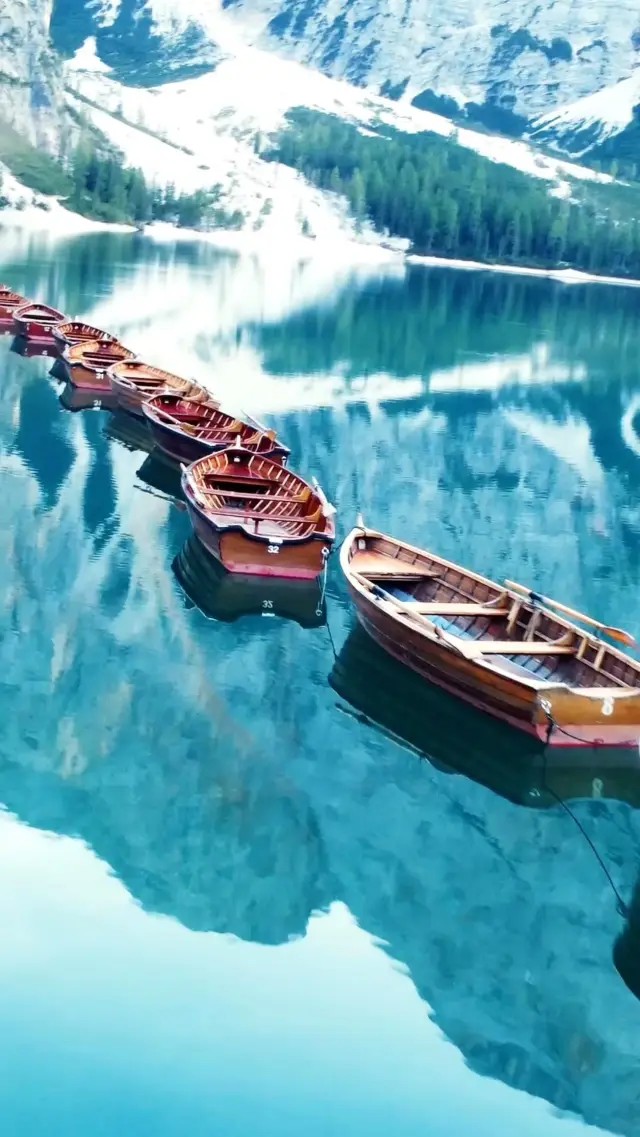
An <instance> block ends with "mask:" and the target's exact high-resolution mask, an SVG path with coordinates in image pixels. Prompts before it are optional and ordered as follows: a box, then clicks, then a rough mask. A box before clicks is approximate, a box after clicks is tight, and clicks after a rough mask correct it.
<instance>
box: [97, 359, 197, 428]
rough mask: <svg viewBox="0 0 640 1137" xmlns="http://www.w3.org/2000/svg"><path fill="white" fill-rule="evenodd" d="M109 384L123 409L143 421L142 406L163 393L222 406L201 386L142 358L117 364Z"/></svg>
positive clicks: (112, 370) (110, 376)
mask: <svg viewBox="0 0 640 1137" xmlns="http://www.w3.org/2000/svg"><path fill="white" fill-rule="evenodd" d="M109 382H110V383H111V390H112V391H113V393H114V395H115V396H116V397H117V399H118V402H119V404H120V406H121V407H122V408H123V409H124V410H127V411H129V414H132V415H138V416H139V417H140V418H143V417H144V412H143V410H142V404H143V403H144V402H145V401H146V400H147V399H150V398H152V396H154V395H158V394H160V393H161V392H163V393H165V392H166V393H171V394H174V395H180V397H181V398H185V399H189V400H190V401H191V402H194V403H199V402H207V401H208V402H209V403H210V405H211V406H216V407H217V406H218V405H219V404H218V403H216V402H214V400H213V397H212V396H211V395H210V394H209V392H208V391H205V389H204V387H201V386H200V384H199V383H194V382H193V381H192V380H191V379H183V378H181V376H180V375H173V374H172V373H171V372H170V371H163V370H162V368H160V367H152V365H151V364H150V363H145V362H144V360H142V359H125V360H123V361H122V362H121V363H114V365H113V367H110V368H109Z"/></svg>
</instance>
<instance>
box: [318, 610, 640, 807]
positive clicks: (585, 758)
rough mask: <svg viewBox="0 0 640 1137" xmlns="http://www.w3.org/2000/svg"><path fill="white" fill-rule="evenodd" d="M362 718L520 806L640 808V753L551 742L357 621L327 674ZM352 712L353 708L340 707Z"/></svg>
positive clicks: (439, 766)
mask: <svg viewBox="0 0 640 1137" xmlns="http://www.w3.org/2000/svg"><path fill="white" fill-rule="evenodd" d="M329 684H330V686H331V687H332V688H333V689H334V690H335V691H336V692H337V694H338V695H339V696H340V697H341V698H342V699H344V700H345V701H346V703H347V704H349V707H350V708H352V710H351V713H355V715H356V717H357V718H358V720H359V721H360V722H364V723H365V725H367V726H368V727H370V728H371V729H376V730H379V731H382V732H383V733H384V734H385V735H386V736H387V737H391V738H393V740H394V741H395V742H396V743H398V744H400V745H403V746H405V747H407V748H409V749H410V750H412V751H413V752H417V753H419V754H420V755H421V757H423V758H426V759H427V760H428V761H429V762H431V763H432V765H434V766H435V767H436V768H437V769H438V770H439V771H441V772H442V773H445V774H448V775H450V776H456V775H465V776H466V777H468V778H471V779H472V780H473V781H475V782H477V783H479V784H481V785H484V786H487V787H488V788H489V789H491V790H492V791H493V792H494V793H497V794H500V796H501V797H503V798H506V799H507V800H509V801H512V802H514V803H516V804H518V805H524V806H526V807H528V808H533V809H545V808H549V807H553V806H555V805H557V802H558V798H560V799H561V800H562V801H568V800H573V799H578V798H599V799H607V798H615V799H617V800H618V801H625V802H627V803H628V804H629V805H631V806H632V807H633V808H634V809H637V808H638V807H640V755H639V754H638V752H637V750H631V749H628V748H620V747H606V746H604V747H603V746H595V747H577V748H575V749H574V748H571V749H567V748H566V747H556V748H554V749H551V750H549V748H548V747H547V746H546V745H545V744H544V743H543V742H541V741H540V739H538V738H536V737H535V736H534V735H530V734H528V733H525V732H523V731H520V730H515V729H514V728H513V727H511V726H510V725H509V724H508V723H504V722H502V721H501V720H500V719H498V718H497V717H494V716H493V715H487V714H484V713H483V712H482V711H480V710H478V709H476V708H475V707H472V706H469V705H468V704H466V703H464V702H461V701H460V699H459V698H457V697H456V696H455V695H453V694H450V693H449V692H447V691H444V690H443V688H442V687H440V686H436V685H435V684H433V683H429V682H427V681H426V680H425V679H424V678H423V677H422V676H420V675H418V674H417V673H416V672H415V671H413V670H410V669H408V668H407V667H404V666H402V664H400V663H398V662H397V660H396V659H394V658H393V657H392V656H391V655H390V654H389V652H387V651H384V650H382V648H380V647H379V646H378V644H377V643H374V642H373V641H372V639H371V637H370V636H368V635H367V634H366V632H365V631H364V629H363V628H362V626H361V625H359V624H356V625H355V626H354V627H353V628H352V630H351V632H350V633H349V636H348V637H347V640H346V641H345V643H344V645H343V647H342V648H341V650H340V653H339V655H338V656H337V658H336V661H335V663H334V666H333V669H332V671H331V674H330V676H329ZM341 709H342V710H344V711H347V712H348V708H346V707H341Z"/></svg>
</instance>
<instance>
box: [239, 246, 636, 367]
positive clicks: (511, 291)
mask: <svg viewBox="0 0 640 1137" xmlns="http://www.w3.org/2000/svg"><path fill="white" fill-rule="evenodd" d="M636 307H637V305H636V297H635V294H634V291H633V290H632V289H624V288H620V289H618V288H607V287H604V286H597V285H595V286H594V285H590V286H584V287H572V288H567V287H566V286H563V285H560V284H556V283H553V282H550V281H547V280H537V279H532V278H525V277H517V276H502V275H500V274H497V273H459V272H453V271H451V270H450V269H437V268H430V269H425V268H423V267H415V268H413V269H409V270H408V273H407V277H406V280H405V281H398V280H376V281H370V282H369V283H366V284H365V285H363V286H362V287H361V288H360V289H357V290H356V289H350V290H349V291H348V292H346V294H345V295H343V296H342V297H341V298H340V299H339V301H338V302H337V303H331V304H329V303H327V304H326V305H325V306H317V307H314V308H309V309H306V310H303V311H301V312H296V313H294V314H293V315H292V316H290V317H289V318H288V319H285V320H283V321H281V322H278V323H277V324H268V325H254V326H253V327H252V329H251V330H252V335H253V338H254V339H255V342H256V344H257V345H258V347H259V348H260V349H261V350H262V352H263V353H264V365H265V367H266V369H267V370H268V371H270V372H273V373H275V374H283V375H287V374H296V373H300V372H303V373H308V374H314V373H319V372H322V371H332V370H334V369H335V368H337V367H341V366H343V367H344V368H345V370H346V373H347V375H361V374H367V373H376V372H387V373H389V374H390V375H397V376H409V375H425V376H427V375H430V374H431V373H432V372H433V371H437V370H440V369H442V368H447V367H451V366H453V365H454V363H456V362H459V361H460V360H462V359H465V358H469V359H472V358H476V359H478V358H485V359H486V358H489V357H491V356H492V355H493V354H495V353H497V354H500V355H504V354H505V353H509V354H515V355H518V354H520V353H522V352H525V351H528V350H530V349H531V348H532V347H533V346H534V345H535V344H540V343H549V344H550V345H552V350H553V355H554V358H555V359H559V360H564V361H565V362H568V363H576V362H584V363H587V364H588V366H589V369H590V371H591V372H592V373H593V374H596V375H598V377H599V378H602V379H603V380H605V381H606V379H607V377H608V376H609V375H610V370H611V363H612V361H611V344H613V343H615V344H616V346H617V352H616V361H615V369H616V373H617V376H624V377H628V378H629V379H630V380H631V381H634V380H635V375H636V372H637V358H638V347H639V339H640V331H639V329H638V322H637V313H636Z"/></svg>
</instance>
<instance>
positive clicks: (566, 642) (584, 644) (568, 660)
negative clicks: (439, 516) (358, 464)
mask: <svg viewBox="0 0 640 1137" xmlns="http://www.w3.org/2000/svg"><path fill="white" fill-rule="evenodd" d="M349 572H350V573H352V574H353V575H354V576H355V578H356V580H358V582H359V583H361V584H364V585H365V587H366V588H368V589H369V590H370V591H371V592H372V595H374V596H376V597H377V599H378V600H380V601H381V602H382V603H383V604H384V605H385V606H386V607H387V608H388V609H392V608H393V609H395V611H396V612H398V613H402V614H403V615H404V616H405V617H408V618H409V619H410V620H411V621H415V622H416V623H417V624H418V625H422V626H423V627H424V628H425V629H426V628H429V630H430V631H432V632H435V633H436V635H438V636H439V637H440V638H441V639H442V640H443V642H444V643H446V644H447V645H448V646H449V647H451V648H453V649H454V650H457V651H459V653H460V654H461V655H463V656H464V657H465V658H467V659H471V660H476V661H480V660H482V661H483V662H486V663H488V664H489V665H493V666H498V667H499V668H500V670H503V671H505V670H506V671H508V672H510V673H514V674H516V675H520V676H522V677H523V678H524V677H526V678H529V679H536V680H541V681H549V680H553V681H555V682H558V683H563V684H567V685H569V686H571V687H585V688H593V687H640V663H636V662H635V661H634V660H631V659H629V658H628V657H626V656H625V655H623V654H621V653H620V652H618V651H616V649H615V648H613V647H610V646H609V645H608V644H607V643H605V642H604V641H603V640H600V639H599V638H598V637H596V636H595V635H593V634H592V633H590V632H588V631H585V630H583V629H582V628H580V627H579V626H578V625H577V624H573V623H570V622H569V621H568V620H564V619H562V617H561V616H559V615H556V614H555V613H554V612H553V611H552V610H551V609H549V608H547V607H544V606H541V605H539V604H534V603H532V602H531V601H529V600H527V599H526V597H525V596H524V595H519V594H518V593H516V592H513V591H510V590H509V589H508V588H507V587H506V586H505V587H501V586H500V585H498V584H494V583H493V582H491V581H488V580H485V579H484V578H482V577H479V576H476V575H475V574H473V573H470V572H466V571H465V570H464V569H462V568H460V567H459V566H457V565H453V564H450V563H449V562H447V561H443V560H441V559H440V558H438V557H436V556H433V555H432V554H429V553H427V552H419V551H416V550H414V549H412V548H408V547H407V546H404V545H402V544H400V543H399V542H395V541H393V540H392V539H390V538H386V537H373V536H371V535H370V534H367V535H366V536H364V535H363V537H361V538H358V537H356V539H355V541H354V544H353V546H352V548H351V556H350V560H349Z"/></svg>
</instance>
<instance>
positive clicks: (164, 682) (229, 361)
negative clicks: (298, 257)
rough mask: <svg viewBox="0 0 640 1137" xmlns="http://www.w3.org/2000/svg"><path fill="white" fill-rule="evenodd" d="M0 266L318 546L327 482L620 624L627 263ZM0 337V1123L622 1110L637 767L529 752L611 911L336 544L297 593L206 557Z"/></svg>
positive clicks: (287, 1122)
mask: <svg viewBox="0 0 640 1137" xmlns="http://www.w3.org/2000/svg"><path fill="white" fill-rule="evenodd" d="M0 258H1V260H2V267H1V268H0V278H3V279H5V280H6V281H7V282H8V283H10V284H11V285H12V286H13V287H15V288H17V289H19V290H20V291H23V292H28V293H30V294H32V295H34V296H35V297H37V298H40V299H46V300H48V302H49V303H52V304H54V305H56V306H57V307H60V308H61V309H63V310H65V311H66V312H68V313H69V314H70V315H74V316H76V315H77V316H79V317H82V318H86V319H87V320H89V321H90V322H91V323H96V324H98V325H100V326H102V327H105V328H108V329H109V330H111V331H113V332H116V333H118V334H119V335H120V336H121V338H122V339H123V341H124V342H125V343H127V344H128V345H129V346H130V347H132V348H134V349H135V350H137V351H139V352H140V353H141V354H144V355H145V357H147V358H149V360H150V361H151V362H154V363H157V364H158V365H160V366H165V367H167V368H169V369H172V370H177V371H179V372H180V373H182V374H188V375H193V376H194V377H196V378H205V379H206V380H207V382H208V383H209V385H210V386H211V387H212V388H214V389H216V390H217V391H219V393H220V394H221V396H222V397H223V399H224V400H225V402H226V403H228V404H229V405H235V406H237V407H238V408H246V409H248V410H250V411H252V412H254V413H255V414H256V415H258V417H260V418H261V419H264V420H265V421H266V422H268V423H269V424H270V425H273V426H275V427H277V429H278V431H279V432H280V433H281V435H282V436H283V438H284V439H285V440H286V441H287V442H288V443H289V445H290V446H291V447H292V458H291V465H292V466H293V467H294V468H299V469H300V470H301V472H302V473H304V474H306V475H310V474H315V475H316V476H317V477H318V479H319V481H320V482H321V484H322V485H323V487H324V488H325V490H326V492H327V494H328V495H329V497H330V498H331V499H332V500H333V501H335V503H336V505H337V507H338V519H339V536H340V537H342V536H343V535H344V534H345V533H346V532H347V531H348V529H349V528H350V526H351V524H352V523H353V521H354V519H355V516H356V513H357V512H358V510H361V511H362V512H363V514H364V517H365V520H366V521H367V522H368V523H369V524H371V525H375V526H379V527H381V528H386V529H388V530H389V531H390V532H392V533H396V534H398V535H402V536H406V537H407V538H408V539H410V540H412V541H414V542H416V543H418V544H422V545H426V546H428V547H431V548H433V549H434V550H435V551H437V552H439V553H440V554H442V555H444V556H446V557H450V558H452V559H455V560H458V561H461V562H463V563H465V564H468V565H469V566H470V567H474V568H476V569H478V570H479V571H482V572H486V573H487V574H489V575H492V576H495V577H498V578H499V579H502V578H503V577H504V576H505V575H508V576H510V577H512V578H515V579H516V580H520V581H523V582H524V583H527V584H530V585H533V586H536V587H537V588H538V589H539V590H540V591H542V592H545V593H552V594H554V595H556V596H557V597H558V598H560V599H562V600H565V601H567V602H568V603H571V604H573V605H575V606H577V607H580V608H583V607H586V608H587V609H588V610H589V611H590V612H592V613H593V614H594V615H596V616H598V617H599V618H601V619H603V620H606V621H609V622H612V623H615V624H618V625H623V626H625V627H626V628H628V629H629V630H630V631H631V632H633V633H634V634H636V635H640V605H639V604H638V595H639V591H638V585H639V582H640V493H639V491H640V375H639V360H640V319H639V316H638V309H639V306H640V293H638V292H635V291H633V290H631V289H624V288H604V287H599V286H598V287H596V286H580V287H574V286H572V287H566V286H561V285H558V284H554V283H550V282H548V281H545V280H538V279H529V278H518V277H515V276H499V275H494V274H490V273H480V274H478V273H467V272H457V271H450V270H444V269H438V270H427V269H424V268H417V267H416V268H414V269H410V270H406V271H405V270H403V269H400V268H399V267H396V268H393V269H390V268H386V269H373V268H361V269H358V270H355V269H349V268H346V267H344V268H343V267H340V266H336V265H333V264H330V263H325V262H315V263H314V262H310V263H308V264H305V265H299V266H291V265H287V264H286V263H281V262H278V263H270V262H264V261H259V260H257V259H253V258H250V257H244V258H236V257H234V256H232V255H230V254H223V253H219V252H215V251H213V250H212V249H208V248H202V247H198V246H189V245H182V246H172V245H167V246H155V245H153V244H152V243H151V242H148V241H146V240H144V239H142V238H139V237H137V236H136V237H133V238H132V237H129V236H123V237H119V236H105V235H99V236H91V237H83V238H81V239H75V240H68V241H62V242H58V243H55V244H54V243H51V242H48V241H47V240H46V239H44V238H42V237H38V236H26V235H22V234H14V233H9V232H3V233H2V236H1V240H0ZM14 346H15V345H13V344H12V340H11V337H10V336H4V337H2V338H0V366H1V369H2V398H1V399H0V455H1V462H2V485H3V491H4V492H3V493H2V498H1V500H0V511H1V513H0V516H1V518H2V523H1V526H0V534H1V540H2V556H1V557H0V566H1V567H0V574H1V579H2V586H3V593H4V596H5V605H4V608H3V618H2V627H1V635H0V714H1V715H2V722H3V727H4V729H3V735H2V738H3V745H2V750H1V752H0V803H1V805H2V807H3V809H2V811H1V812H0V912H1V913H2V936H1V937H0V1021H1V1022H2V1031H1V1033H0V1070H1V1071H2V1073H1V1075H0V1117H2V1133H3V1137H5V1135H6V1137H36V1135H37V1137H49V1135H51V1137H59V1135H64V1137H80V1135H82V1137H103V1135H104V1137H116V1135H117V1137H119V1135H120V1134H122V1133H126V1134H128V1135H131V1137H147V1135H149V1137H151V1135H153V1137H183V1135H184V1134H189V1137H204V1135H207V1137H210V1135H212V1134H216V1135H217V1134H220V1135H224V1137H249V1135H250V1134H251V1135H252V1137H255V1135H256V1134H257V1135H265V1137H272V1135H274V1137H275V1135H276V1134H277V1135H278V1137H289V1135H291V1137H294V1135H295V1137H299V1135H300V1134H301V1133H305V1134H306V1135H307V1137H329V1135H333V1134H335V1135H336V1137H337V1135H339V1137H344V1135H345V1134H349V1135H353V1137H382V1135H385V1137H387V1135H388V1134H390V1133H393V1134H395V1135H397V1137H414V1135H416V1137H417V1135H418V1134H420V1135H421V1137H423V1135H425V1134H429V1135H430V1137H445V1135H447V1137H449V1135H453V1137H463V1135H464V1137H468V1135H470V1134H474V1135H480V1137H484V1135H487V1137H502V1135H504V1137H511V1135H512V1134H514V1133H517V1134H518V1135H523V1137H529V1135H531V1137H534V1135H535V1137H578V1134H584V1132H585V1130H586V1129H588V1128H595V1129H598V1130H600V1131H602V1132H610V1133H616V1134H625V1135H627V1134H628V1135H632V1134H635V1133H637V1132H638V1124H639V1115H640V1063H639V1062H638V1038H639V1037H640V1002H639V1001H638V999H636V998H635V997H634V994H633V993H632V991H631V990H630V989H629V986H627V985H626V984H625V982H623V980H622V978H621V977H620V974H619V973H618V970H616V967H615V966H614V960H613V953H614V947H615V944H616V941H617V940H618V939H619V937H620V936H621V934H623V932H624V930H625V927H627V933H626V940H625V943H626V944H627V946H628V945H629V944H630V945H631V946H630V948H629V951H628V952H627V955H630V956H631V958H634V957H635V958H638V959H640V934H638V932H637V927H638V923H640V916H639V912H640V891H639V890H638V887H637V881H638V878H639V877H640V813H639V810H640V758H639V759H636V756H635V755H633V756H629V755H627V757H626V761H625V763H623V762H622V760H621V762H620V766H619V767H618V766H616V765H615V764H614V765H613V766H611V765H608V766H607V767H606V768H598V766H597V764H595V765H594V764H593V763H592V764H591V765H590V766H589V767H583V766H580V765H579V764H574V765H570V764H569V763H568V762H567V763H565V765H564V766H561V767H560V768H558V769H550V770H549V771H548V776H549V785H552V786H553V787H554V792H555V793H557V794H558V796H560V797H561V798H562V799H563V800H564V801H566V802H568V803H569V805H570V808H571V809H572V811H573V813H574V814H575V816H576V817H577V818H578V819H579V820H580V822H581V824H582V825H583V826H584V828H585V830H586V832H587V833H588V834H589V836H590V837H591V839H592V840H593V842H594V844H595V846H596V847H597V849H598V852H599V853H600V855H601V857H602V859H603V861H604V862H605V864H606V866H607V868H608V870H609V872H610V873H611V877H612V879H613V880H614V882H615V884H616V886H617V888H618V889H619V891H620V893H621V895H622V897H623V898H624V899H625V901H627V902H629V901H630V900H631V898H632V896H634V890H635V897H636V901H634V904H635V907H633V906H632V912H631V915H630V917H629V918H628V920H627V921H625V919H624V918H623V917H622V916H621V915H620V914H619V912H618V911H617V908H616V900H615V897H614V895H613V893H612V890H611V888H610V886H609V884H608V882H607V879H606V877H605V875H604V874H603V872H602V869H601V868H600V866H599V864H598V862H597V860H596V858H595V857H594V855H593V852H592V851H591V849H590V848H589V846H588V844H587V842H586V841H585V839H584V838H583V837H582V836H581V834H580V832H579V831H578V829H577V827H576V825H575V823H574V821H573V820H572V819H571V817H570V816H569V815H568V814H567V813H566V811H565V810H564V809H563V808H562V807H561V806H560V805H559V804H558V803H557V801H556V800H555V799H554V798H553V797H551V796H549V795H548V794H547V793H546V791H545V785H546V783H543V782H541V776H540V770H539V768H538V767H537V766H536V764H535V762H533V761H532V759H531V757H530V755H527V754H526V753H525V750H524V748H523V749H522V750H521V749H520V748H519V747H518V746H515V747H514V745H513V743H512V742H509V743H508V745H506V749H505V743H504V739H503V736H502V735H499V734H498V733H496V732H495V731H494V730H493V729H492V728H491V726H490V725H487V722H486V720H484V719H478V718H477V717H475V718H470V717H469V712H467V711H465V710H464V709H462V708H460V706H459V705H458V704H457V703H452V701H451V700H445V698H444V696H442V697H440V696H438V695H435V696H434V694H433V693H432V692H431V693H429V692H428V691H427V689H423V688H418V687H416V684H415V682H412V681H410V680H409V679H407V678H406V677H405V676H403V674H402V672H400V673H399V672H398V669H397V668H395V667H389V666H388V665H387V664H386V661H385V660H384V659H380V657H379V656H377V655H376V654H375V653H374V652H373V651H372V650H370V648H369V645H368V643H367V641H366V640H364V641H363V639H362V637H361V636H359V635H358V634H357V633H354V632H353V630H352V628H353V616H352V613H351V611H350V608H349V605H348V602H347V598H346V593H345V589H344V586H343V584H342V581H341V579H340V575H339V570H338V565H337V558H336V557H334V558H332V563H331V567H330V572H329V577H328V580H327V585H326V596H323V595H322V594H321V591H320V590H319V589H317V590H304V589H303V590H298V591H297V592H296V591H293V592H288V591H287V590H284V592H283V591H282V590H281V589H280V590H279V589H278V588H277V587H275V588H271V587H270V586H267V585H258V586H256V587H254V588H244V589H242V588H239V589H231V590H230V589H229V587H228V582H225V581H224V580H223V579H222V578H221V576H220V574H217V575H216V572H215V569H212V568H211V566H210V565H208V563H207V562H206V561H204V562H203V560H202V557H201V555H200V554H199V553H198V549H197V547H194V544H193V542H192V541H190V540H189V537H190V529H189V523H188V519H187V518H186V516H185V514H184V513H183V512H181V511H180V510H178V509H176V508H175V507H174V506H173V505H172V504H171V503H170V502H169V501H167V500H166V497H165V496H164V495H166V494H167V493H170V492H171V489H172V482H171V476H170V473H169V472H168V471H167V470H166V468H165V467H163V466H162V465H159V464H158V463H157V462H154V460H153V459H150V458H149V456H148V455H147V454H146V453H145V452H144V451H141V450H137V449H135V444H136V441H137V439H136V436H135V434H132V432H131V425H130V424H127V422H126V420H123V419H122V417H121V416H120V418H117V417H114V416H110V415H109V414H108V413H107V412H106V411H103V410H99V409H91V410H83V411H77V412H71V411H69V410H67V409H64V408H63V406H61V403H60V394H61V387H60V386H59V384H58V383H57V382H56V381H55V379H54V378H53V377H52V376H51V375H50V374H49V371H50V368H51V364H52V360H51V359H45V358H23V357H22V356H20V355H19V354H17V353H16V351H15V350H14ZM334 649H335V654H334ZM336 654H337V659H336ZM373 720H375V721H373ZM390 732H392V733H393V735H395V736H403V737H395V738H394V737H391V734H390ZM403 738H404V741H405V742H406V743H408V744H410V745H404V744H403ZM417 751H422V752H426V753H427V754H428V755H430V759H431V760H429V759H427V758H424V757H420V756H419V754H418V753H417ZM634 953H635V956H634ZM626 979H627V982H629V983H630V985H632V984H631V980H630V979H629V975H628V974H627V975H626Z"/></svg>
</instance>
